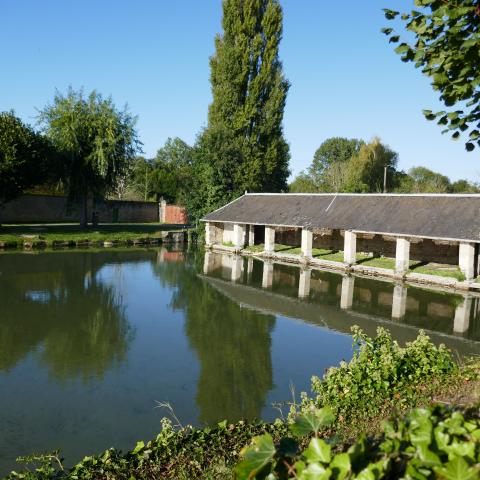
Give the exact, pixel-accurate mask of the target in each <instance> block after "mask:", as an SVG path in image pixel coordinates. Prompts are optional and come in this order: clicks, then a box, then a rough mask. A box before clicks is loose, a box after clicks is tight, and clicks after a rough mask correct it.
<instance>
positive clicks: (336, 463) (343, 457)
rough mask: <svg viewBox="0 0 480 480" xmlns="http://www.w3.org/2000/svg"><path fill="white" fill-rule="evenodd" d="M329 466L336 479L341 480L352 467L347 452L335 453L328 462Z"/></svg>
mask: <svg viewBox="0 0 480 480" xmlns="http://www.w3.org/2000/svg"><path fill="white" fill-rule="evenodd" d="M330 468H331V469H332V472H333V473H334V475H335V478H336V479H337V480H343V479H344V478H345V477H346V476H347V475H348V474H349V472H350V470H351V468H352V465H351V463H350V456H349V455H348V453H339V454H337V455H335V456H334V457H333V460H332V461H331V463H330Z"/></svg>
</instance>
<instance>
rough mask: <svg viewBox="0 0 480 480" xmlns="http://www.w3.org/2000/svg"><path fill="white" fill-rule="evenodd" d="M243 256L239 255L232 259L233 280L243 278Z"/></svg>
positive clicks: (236, 280)
mask: <svg viewBox="0 0 480 480" xmlns="http://www.w3.org/2000/svg"><path fill="white" fill-rule="evenodd" d="M242 267H243V257H241V256H240V255H237V256H235V257H233V259H232V276H231V279H232V282H238V281H239V280H240V279H241V278H242Z"/></svg>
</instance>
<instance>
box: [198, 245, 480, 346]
mask: <svg viewBox="0 0 480 480" xmlns="http://www.w3.org/2000/svg"><path fill="white" fill-rule="evenodd" d="M204 274H205V275H206V278H208V280H209V282H210V283H211V284H212V285H214V286H215V287H216V288H217V289H218V290H219V291H222V292H223V293H224V294H226V295H228V296H229V297H230V298H231V299H234V300H235V301H236V302H238V303H240V304H244V305H249V306H250V307H251V308H253V309H256V310H263V311H265V310H268V311H271V312H274V313H277V314H283V315H288V316H291V317H295V318H301V319H303V320H305V321H307V322H311V323H316V324H319V325H325V326H327V327H328V328H330V329H334V330H338V331H342V332H349V331H350V327H351V325H353V324H358V325H360V326H361V327H362V328H363V329H364V330H366V331H367V333H369V334H370V335H374V334H375V330H376V328H377V327H378V326H379V325H385V326H386V327H387V328H388V329H389V330H390V331H391V332H392V333H393V335H394V336H395V337H396V338H397V339H398V340H400V341H408V340H411V339H413V338H414V337H415V336H416V335H417V333H418V329H419V328H423V329H425V330H427V331H428V333H429V335H430V336H431V337H432V339H433V340H434V341H436V342H438V343H439V342H443V343H446V344H447V345H448V346H450V347H451V348H454V349H455V350H457V351H459V352H461V353H465V354H469V353H476V352H479V351H480V344H479V343H477V342H478V341H479V340H480V319H479V316H480V315H479V310H480V298H478V296H474V295H472V294H460V293H453V292H445V291H441V290H434V289H424V288H419V287H414V286H407V285H406V284H394V283H391V282H387V281H379V280H373V279H370V278H363V277H356V276H351V275H341V274H338V273H331V272H327V271H321V270H311V269H304V268H303V267H300V266H293V265H286V264H280V263H272V262H269V261H265V262H262V261H260V260H257V259H252V258H248V259H245V258H242V257H239V256H237V257H234V256H229V255H228V254H220V253H214V252H207V253H206V255H205V262H204ZM259 278H261V280H259ZM219 279H222V280H231V281H234V282H235V284H236V286H234V285H233V284H232V283H225V282H219V281H218V280H219ZM297 298H298V299H300V300H301V302H300V301H298V300H297V301H295V300H296V299H297Z"/></svg>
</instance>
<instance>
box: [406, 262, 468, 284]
mask: <svg viewBox="0 0 480 480" xmlns="http://www.w3.org/2000/svg"><path fill="white" fill-rule="evenodd" d="M410 272H413V273H421V274H423V275H437V276H439V277H450V278H456V279H457V280H458V281H459V282H463V281H464V280H465V275H464V274H463V273H462V272H461V271H460V269H459V268H458V267H453V266H452V267H447V268H442V267H433V266H432V265H429V264H426V265H425V264H423V263H417V264H416V265H415V264H412V265H410Z"/></svg>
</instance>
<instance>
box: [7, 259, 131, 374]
mask: <svg viewBox="0 0 480 480" xmlns="http://www.w3.org/2000/svg"><path fill="white" fill-rule="evenodd" d="M104 263H105V258H102V254H95V253H42V254H40V255H6V256H4V257H2V258H1V259H0V272H1V275H0V291H1V292H2V297H3V295H5V298H7V299H8V301H6V302H1V304H0V369H1V370H7V371H8V370H9V369H11V368H13V367H14V366H15V365H16V363H17V362H18V361H20V360H21V359H22V358H24V357H25V356H26V355H27V354H28V353H34V354H36V355H38V356H39V357H40V359H41V361H42V362H43V363H44V364H45V365H46V366H47V367H48V369H49V372H50V374H51V375H53V376H54V377H55V378H56V379H60V380H67V379H70V378H75V377H81V378H82V379H83V380H85V381H86V380H88V378H90V377H91V376H101V375H103V374H104V373H105V371H106V370H107V369H108V368H111V367H113V366H115V365H116V364H118V362H120V361H122V360H123V359H124V358H125V354H126V351H127V348H128V344H129V341H130V340H131V334H130V331H129V327H128V324H127V320H126V318H125V314H124V310H123V307H122V305H121V298H120V297H119V296H118V295H115V292H114V290H113V289H112V288H111V287H109V286H106V285H103V284H101V283H99V282H97V281H96V273H97V272H98V270H99V269H100V268H101V266H102V265H103V264H104Z"/></svg>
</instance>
